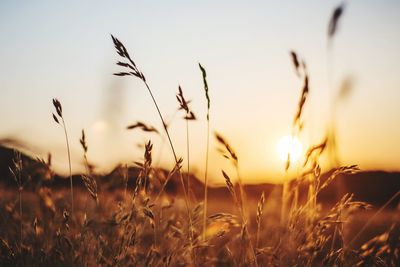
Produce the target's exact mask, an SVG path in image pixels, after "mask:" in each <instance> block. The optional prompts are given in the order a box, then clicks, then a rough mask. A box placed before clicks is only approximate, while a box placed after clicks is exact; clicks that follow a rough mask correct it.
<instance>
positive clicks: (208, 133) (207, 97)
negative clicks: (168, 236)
mask: <svg viewBox="0 0 400 267" xmlns="http://www.w3.org/2000/svg"><path fill="white" fill-rule="evenodd" d="M199 68H200V71H201V74H202V78H203V85H204V92H205V96H206V100H207V116H206V118H207V141H206V142H207V143H206V162H205V168H204V210H203V240H205V238H206V229H207V206H208V156H209V155H208V154H209V148H210V102H211V101H210V96H209V94H208V83H207V72H206V70H205V68H204V67H203V66H202V65H201V64H200V63H199Z"/></svg>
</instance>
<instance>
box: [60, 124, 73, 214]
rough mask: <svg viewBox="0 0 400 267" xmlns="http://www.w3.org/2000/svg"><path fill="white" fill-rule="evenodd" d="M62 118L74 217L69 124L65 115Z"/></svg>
mask: <svg viewBox="0 0 400 267" xmlns="http://www.w3.org/2000/svg"><path fill="white" fill-rule="evenodd" d="M61 120H62V126H63V129H64V135H65V143H66V145H67V154H68V170H69V182H70V190H71V215H72V217H74V186H73V183H72V167H71V151H70V148H69V140H68V132H67V126H66V125H65V120H64V118H63V117H61Z"/></svg>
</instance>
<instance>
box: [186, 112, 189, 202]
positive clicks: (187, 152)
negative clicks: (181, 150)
mask: <svg viewBox="0 0 400 267" xmlns="http://www.w3.org/2000/svg"><path fill="white" fill-rule="evenodd" d="M186 154H187V191H188V194H189V197H190V177H189V176H190V158H189V155H190V154H189V120H186Z"/></svg>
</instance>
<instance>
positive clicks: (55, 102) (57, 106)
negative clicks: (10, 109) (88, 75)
mask: <svg viewBox="0 0 400 267" xmlns="http://www.w3.org/2000/svg"><path fill="white" fill-rule="evenodd" d="M53 106H54V108H55V109H56V113H57V115H58V116H59V118H60V119H61V120H60V119H58V118H57V116H56V115H54V113H53V114H52V115H53V119H54V120H55V122H56V123H57V124H59V125H61V126H62V127H63V129H64V136H65V143H66V146H67V155H68V167H69V181H70V191H71V213H72V215H73V214H74V186H73V183H72V167H71V152H70V148H69V140H68V132H67V126H66V124H65V120H64V117H63V114H62V106H61V102H60V101H59V100H58V99H57V98H53ZM61 122H62V123H61Z"/></svg>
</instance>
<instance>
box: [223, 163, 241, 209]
mask: <svg viewBox="0 0 400 267" xmlns="http://www.w3.org/2000/svg"><path fill="white" fill-rule="evenodd" d="M222 175H223V176H224V178H225V183H226V186H227V188H228V190H229V193H231V195H232V198H233V200H234V201H235V203H236V204H237V205H238V207H239V204H238V203H239V201H238V198H237V195H236V192H235V187H234V185H233V184H232V181H231V178H229V176H228V174H226V172H224V171H222Z"/></svg>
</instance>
